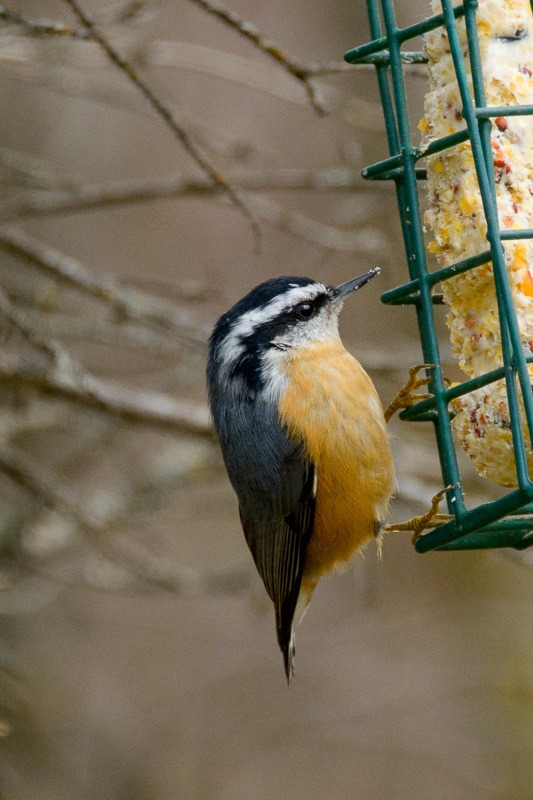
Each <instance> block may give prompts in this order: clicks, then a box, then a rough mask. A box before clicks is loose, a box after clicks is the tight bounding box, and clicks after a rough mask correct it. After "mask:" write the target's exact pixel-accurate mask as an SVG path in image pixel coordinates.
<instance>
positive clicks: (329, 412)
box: [279, 340, 394, 584]
mask: <svg viewBox="0 0 533 800" xmlns="http://www.w3.org/2000/svg"><path fill="white" fill-rule="evenodd" d="M285 367H286V373H287V376H288V378H289V380H288V388H287V390H286V392H285V394H284V395H283V397H282V398H281V401H280V404H279V410H280V421H281V423H282V424H283V425H284V426H285V428H286V430H287V432H288V434H289V436H290V437H291V438H293V439H295V440H296V441H298V442H300V443H301V444H302V446H303V447H304V450H305V451H306V453H307V454H308V455H309V457H310V459H311V460H312V462H313V463H314V465H315V467H316V469H317V493H316V510H315V524H314V529H313V533H312V536H311V540H310V542H309V545H308V550H307V554H306V564H305V569H304V582H307V583H310V584H314V583H315V582H316V580H317V579H318V578H319V577H320V576H321V575H323V574H324V573H325V572H328V571H329V570H330V569H332V568H333V567H334V566H336V565H337V564H342V563H345V562H346V561H347V560H348V559H349V558H350V557H351V556H352V555H353V554H354V553H355V552H356V551H357V550H359V549H360V548H361V547H362V545H363V544H364V543H365V542H366V541H367V540H368V539H370V538H372V537H373V536H374V534H375V527H374V525H375V522H376V521H382V520H384V519H386V515H387V509H388V503H389V499H390V496H391V493H392V489H393V483H394V471H393V464H392V456H391V452H390V447H389V441H388V436H387V431H386V425H385V420H384V418H383V411H382V407H381V403H380V400H379V397H378V395H377V392H376V390H375V389H374V385H373V384H372V381H371V380H370V378H369V377H368V375H367V374H366V372H365V371H364V369H363V368H362V367H361V365H360V364H359V363H358V362H357V361H356V360H355V359H354V358H353V357H352V356H351V355H350V354H349V353H347V352H346V350H345V349H344V347H343V346H342V343H341V342H340V340H339V341H338V342H337V343H333V344H331V345H318V344H317V345H314V346H311V347H309V348H306V349H305V350H303V349H300V350H299V351H298V353H297V355H296V356H293V355H292V354H291V352H290V351H289V352H288V353H287V361H286V365H285Z"/></svg>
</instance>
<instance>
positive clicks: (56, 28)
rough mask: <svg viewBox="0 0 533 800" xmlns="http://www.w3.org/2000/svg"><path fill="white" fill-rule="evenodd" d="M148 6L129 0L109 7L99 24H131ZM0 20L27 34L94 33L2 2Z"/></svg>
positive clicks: (88, 35) (77, 35)
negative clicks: (27, 13)
mask: <svg viewBox="0 0 533 800" xmlns="http://www.w3.org/2000/svg"><path fill="white" fill-rule="evenodd" d="M146 6H147V3H146V2H142V0H127V2H125V3H118V4H117V5H115V6H111V7H109V8H107V9H103V10H102V11H100V13H99V14H98V16H97V21H98V23H99V24H102V25H104V24H106V25H110V24H115V25H116V24H120V25H124V24H129V23H131V22H133V21H135V20H137V19H138V18H139V17H140V16H141V14H142V13H143V12H144V10H145V8H146ZM0 20H2V21H3V22H7V23H8V24H9V25H17V26H19V27H20V28H22V30H23V32H24V34H25V35H26V36H37V37H40V36H62V37H64V36H67V37H69V38H70V39H92V33H91V31H90V30H89V29H88V28H87V27H82V28H73V27H71V26H70V25H67V24H66V23H64V22H61V21H59V20H50V19H32V18H28V17H25V16H23V15H22V14H19V13H18V12H17V11H11V10H10V9H8V8H6V6H5V5H4V4H3V3H1V4H0Z"/></svg>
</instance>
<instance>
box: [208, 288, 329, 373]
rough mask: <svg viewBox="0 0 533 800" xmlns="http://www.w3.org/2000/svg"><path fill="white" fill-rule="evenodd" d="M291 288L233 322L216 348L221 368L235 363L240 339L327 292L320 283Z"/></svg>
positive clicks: (240, 350)
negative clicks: (293, 308)
mask: <svg viewBox="0 0 533 800" xmlns="http://www.w3.org/2000/svg"><path fill="white" fill-rule="evenodd" d="M291 287H292V288H291V289H289V291H287V292H284V293H283V294H282V295H280V296H279V297H274V299H273V300H271V301H270V303H267V304H266V305H265V306H263V307H262V308H254V309H253V310H252V311H247V312H246V314H243V315H242V317H240V318H239V319H238V320H237V321H236V322H235V324H234V326H233V327H232V329H231V330H230V332H229V333H228V335H227V336H226V338H225V339H224V340H223V341H222V342H221V343H220V345H219V348H218V352H219V354H220V359H221V366H222V367H226V368H227V367H228V366H229V365H230V364H233V363H235V361H236V359H238V358H239V356H240V355H242V353H243V351H244V349H245V345H244V344H243V343H242V339H246V337H247V336H250V335H251V334H252V333H253V332H254V331H255V330H256V329H257V328H258V327H259V326H261V325H263V324H264V323H265V322H270V320H272V319H275V318H276V317H277V316H278V315H279V314H281V313H282V311H286V310H288V309H289V308H291V306H294V305H297V304H298V303H303V302H305V301H306V300H313V299H314V298H315V297H316V296H317V295H318V294H321V293H323V292H326V291H327V289H326V287H325V286H324V285H323V284H322V283H310V284H309V285H308V286H295V285H294V284H291Z"/></svg>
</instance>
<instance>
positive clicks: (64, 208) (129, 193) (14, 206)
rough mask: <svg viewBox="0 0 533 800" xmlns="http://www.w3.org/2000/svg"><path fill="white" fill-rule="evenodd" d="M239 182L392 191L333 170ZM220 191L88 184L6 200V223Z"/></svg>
mask: <svg viewBox="0 0 533 800" xmlns="http://www.w3.org/2000/svg"><path fill="white" fill-rule="evenodd" d="M233 178H235V181H236V182H237V181H238V182H239V185H241V186H242V187H243V188H244V189H246V191H251V192H275V191H280V190H285V189H287V190H292V191H313V192H329V191H352V190H354V189H356V190H359V191H363V192H388V193H390V186H388V185H387V184H386V183H385V182H384V181H365V180H363V178H361V175H360V173H359V171H358V170H354V169H348V168H345V167H333V168H331V169H323V170H316V171H312V170H304V169H284V170H271V171H267V172H259V171H258V172H252V171H250V170H247V171H245V172H244V171H243V172H234V173H233V174H232V176H231V179H230V180H233ZM216 192H217V189H216V187H214V186H213V184H212V182H211V181H210V180H209V179H208V178H187V177H185V176H183V175H171V176H168V177H165V178H141V179H139V180H128V181H114V182H111V183H104V184H82V185H79V186H77V187H76V188H75V189H73V190H72V191H70V192H67V191H64V192H61V193H59V192H54V193H53V194H50V195H48V196H44V197H43V195H42V193H39V194H38V195H35V196H29V197H27V198H23V199H17V200H12V201H9V200H8V201H4V202H0V222H2V223H4V222H13V221H14V220H17V219H22V218H25V217H38V216H51V215H53V214H66V213H73V212H79V211H86V210H89V209H92V208H104V207H106V206H114V205H124V204H126V203H144V202H148V201H150V200H159V199H165V198H168V197H205V196H210V195H212V194H214V193H216Z"/></svg>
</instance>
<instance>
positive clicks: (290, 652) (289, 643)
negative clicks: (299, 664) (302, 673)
mask: <svg viewBox="0 0 533 800" xmlns="http://www.w3.org/2000/svg"><path fill="white" fill-rule="evenodd" d="M278 642H279V646H280V648H281V652H282V653H283V664H284V666H285V675H286V676H287V685H289V684H290V682H291V678H292V676H293V675H294V653H295V647H294V629H293V627H292V625H291V628H290V633H289V636H288V637H287V636H284V637H282V631H279V630H278Z"/></svg>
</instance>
